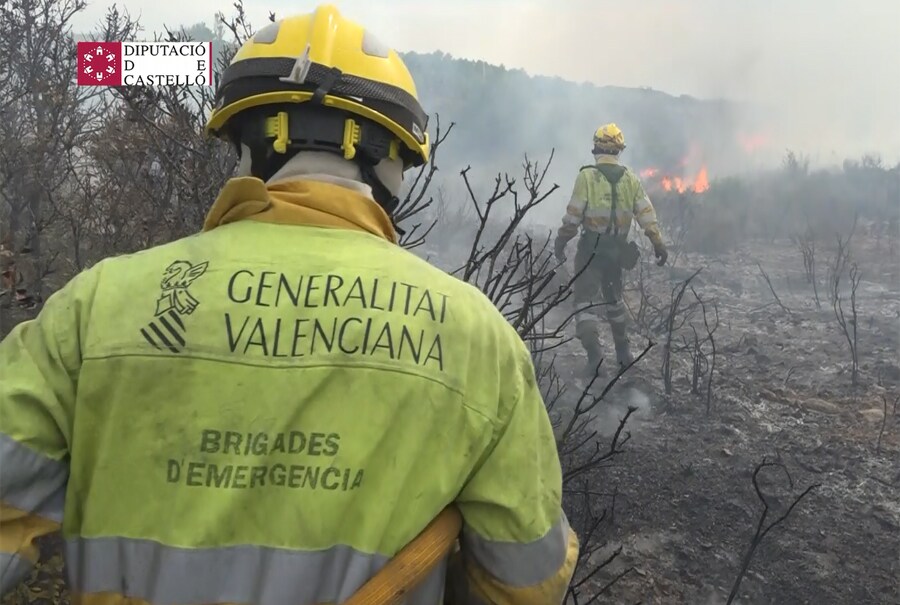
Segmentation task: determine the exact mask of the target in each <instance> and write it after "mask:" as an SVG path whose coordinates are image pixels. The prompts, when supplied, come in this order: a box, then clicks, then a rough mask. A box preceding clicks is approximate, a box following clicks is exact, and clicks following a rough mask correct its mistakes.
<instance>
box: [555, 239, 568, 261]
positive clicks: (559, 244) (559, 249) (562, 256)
mask: <svg viewBox="0 0 900 605" xmlns="http://www.w3.org/2000/svg"><path fill="white" fill-rule="evenodd" d="M567 243H568V242H566V241H565V240H562V239H560V238H556V241H555V242H554V244H553V255H554V256H555V257H556V260H557V261H559V262H560V263H564V262H566V244H567Z"/></svg>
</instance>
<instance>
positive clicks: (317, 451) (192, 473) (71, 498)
mask: <svg viewBox="0 0 900 605" xmlns="http://www.w3.org/2000/svg"><path fill="white" fill-rule="evenodd" d="M395 238H396V236H395V234H394V231H393V229H392V227H391V225H390V222H389V220H388V217H387V215H386V214H385V213H384V212H383V211H382V210H381V209H380V208H379V207H378V206H377V205H376V204H375V203H374V202H372V201H371V200H370V199H368V198H366V197H364V196H362V195H360V194H359V193H356V192H353V191H351V190H349V189H345V188H342V187H339V186H337V185H333V184H327V183H320V182H313V181H290V182H283V183H279V184H275V185H270V186H269V188H268V189H267V187H266V186H265V184H264V183H263V182H262V181H260V180H258V179H255V178H249V177H247V178H237V179H233V180H231V181H230V182H229V183H228V184H227V185H226V187H225V188H224V190H223V191H222V193H221V194H220V196H219V198H218V199H217V201H216V203H215V205H214V206H213V208H212V209H211V211H210V213H209V216H208V218H207V221H206V225H205V227H204V231H203V233H200V234H197V235H195V236H192V237H188V238H185V239H182V240H179V241H176V242H174V243H171V244H168V245H164V246H160V247H156V248H153V249H150V250H147V251H143V252H139V253H137V254H132V255H127V256H121V257H118V258H111V259H107V260H105V261H103V262H100V263H98V264H97V265H96V266H94V267H93V268H91V269H89V270H87V271H85V272H83V273H81V274H80V275H78V276H77V277H76V278H74V279H73V280H72V281H71V282H70V283H69V284H67V285H66V286H65V287H64V288H63V289H61V290H60V291H59V292H57V293H56V294H55V295H54V296H52V297H51V298H50V299H49V300H48V301H47V302H46V304H45V306H44V308H43V309H42V311H41V313H40V315H39V316H38V318H37V319H35V320H34V321H30V322H25V323H23V324H20V325H19V326H17V327H16V328H15V329H14V330H13V331H12V332H11V333H10V334H9V336H8V337H7V338H6V339H5V340H4V341H3V342H2V344H0V368H2V373H0V499H2V509H0V514H2V517H0V551H2V552H0V583H2V587H3V589H4V591H6V590H8V589H9V588H10V587H13V586H14V585H15V584H16V583H17V582H18V581H19V580H20V578H22V577H23V574H24V573H25V572H26V571H27V570H28V569H29V568H30V567H31V565H32V564H33V563H34V562H35V559H36V557H37V552H36V549H35V546H34V544H33V541H34V539H35V538H36V537H38V536H40V535H43V534H47V533H49V532H52V531H55V530H57V529H60V527H61V529H62V533H63V536H64V538H65V542H66V556H67V559H68V570H69V576H70V578H69V580H70V585H71V587H72V591H73V602H75V603H87V604H96V605H100V604H102V605H116V604H125V603H127V604H129V605H143V604H145V603H150V604H157V605H178V604H181V603H185V604H186V603H191V604H200V603H253V604H258V605H288V604H290V605H302V604H312V603H337V602H341V601H343V600H345V599H346V598H347V597H348V596H349V595H351V594H352V593H353V592H355V591H356V590H357V589H358V588H359V587H360V586H361V585H362V584H363V583H364V582H365V581H366V580H367V579H368V578H369V577H371V576H372V575H374V574H375V573H376V572H377V571H378V570H379V569H380V568H381V567H382V566H384V564H385V563H386V561H387V560H388V559H389V558H390V557H391V556H392V555H394V554H395V553H396V552H397V551H398V550H399V549H400V548H401V547H402V546H403V545H404V544H406V543H407V542H409V541H410V540H411V539H413V538H414V537H415V536H416V534H417V533H419V532H420V531H421V530H422V528H424V527H425V525H426V524H427V523H428V522H429V521H430V520H431V519H432V518H434V517H435V516H436V515H437V514H438V513H439V512H440V511H441V509H443V508H444V507H445V506H447V505H448V504H449V503H451V502H456V503H457V505H458V507H459V509H460V510H461V512H462V515H463V518H464V526H463V534H462V536H461V546H462V554H463V559H464V569H465V574H464V578H465V580H466V584H467V585H468V588H467V590H469V591H470V593H471V595H470V597H469V599H470V602H474V603H482V602H483V603H501V604H502V603H511V604H520V603H521V604H531V603H534V604H546V603H559V602H561V601H562V598H563V594H564V592H565V589H566V585H567V584H568V582H569V580H570V578H571V575H572V572H573V568H574V564H575V559H576V557H577V552H578V542H577V538H576V537H575V534H574V532H572V531H571V530H570V528H569V526H568V523H567V521H566V518H565V515H564V514H563V513H562V510H561V504H560V499H561V471H560V463H559V459H558V455H557V451H556V447H555V442H554V437H553V433H552V430H551V426H550V423H549V420H548V417H547V413H546V411H545V409H544V406H543V403H542V400H541V396H540V394H539V391H538V387H537V385H536V384H535V375H534V369H533V366H532V363H531V359H530V356H529V353H528V350H527V348H526V347H525V345H524V344H523V343H522V341H521V340H520V339H519V338H518V336H517V334H516V333H515V331H514V330H513V329H512V328H511V326H510V325H509V324H508V323H507V322H505V321H504V319H503V317H502V316H501V315H500V313H499V312H498V311H497V310H496V309H495V308H494V307H493V306H492V305H491V303H490V301H489V300H488V299H487V298H486V297H484V296H483V295H482V294H481V293H480V292H479V291H478V290H477V289H475V288H473V287H471V286H469V285H467V284H464V283H463V282H461V281H458V280H456V279H454V278H451V277H450V276H448V275H446V274H445V273H443V272H441V271H439V270H438V269H436V268H434V267H432V266H430V265H428V264H427V263H425V262H424V261H422V260H420V259H418V258H417V257H415V256H414V255H412V254H410V253H408V252H406V251H405V250H403V249H402V248H400V247H399V246H397V245H396V243H395ZM447 567H448V565H447V564H446V563H445V564H444V565H442V566H440V567H439V568H438V569H436V570H435V571H434V572H433V573H432V575H431V576H430V577H429V578H428V580H426V581H425V583H424V584H422V585H421V587H420V588H419V589H417V590H415V591H414V592H413V593H412V594H410V595H409V597H408V600H407V603H409V604H410V605H420V604H429V605H435V604H437V603H439V602H440V600H441V598H442V593H443V589H444V583H445V575H446V570H447Z"/></svg>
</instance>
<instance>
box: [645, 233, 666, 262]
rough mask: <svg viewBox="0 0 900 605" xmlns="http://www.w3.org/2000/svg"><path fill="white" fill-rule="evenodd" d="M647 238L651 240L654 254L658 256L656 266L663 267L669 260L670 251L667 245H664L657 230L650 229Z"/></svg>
mask: <svg viewBox="0 0 900 605" xmlns="http://www.w3.org/2000/svg"><path fill="white" fill-rule="evenodd" d="M646 233H647V237H649V238H650V241H651V242H652V243H653V252H654V254H656V258H657V261H656V264H657V265H659V266H660V267H662V266H663V265H665V264H666V260H668V258H669V251H668V250H666V245H665V244H664V243H663V240H662V235H660V234H659V231H657V230H656V229H648V230H647V232H646Z"/></svg>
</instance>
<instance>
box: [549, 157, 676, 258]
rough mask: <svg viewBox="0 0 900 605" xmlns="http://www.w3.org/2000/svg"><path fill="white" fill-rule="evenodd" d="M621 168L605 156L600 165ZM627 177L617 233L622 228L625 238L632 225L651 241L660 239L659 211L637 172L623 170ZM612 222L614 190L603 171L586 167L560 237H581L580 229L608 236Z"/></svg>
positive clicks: (620, 186) (620, 189) (619, 189)
mask: <svg viewBox="0 0 900 605" xmlns="http://www.w3.org/2000/svg"><path fill="white" fill-rule="evenodd" d="M604 164H606V165H614V166H618V165H619V163H618V160H617V158H616V157H615V156H609V155H601V156H599V157H598V160H597V165H598V166H602V165H604ZM622 169H623V170H624V174H623V176H622V177H621V178H620V179H619V181H618V183H617V184H616V194H617V200H616V221H615V224H614V225H612V228H613V230H615V229H616V228H618V232H619V233H620V234H621V235H626V234H627V233H628V231H629V230H630V229H631V221H632V220H637V222H638V225H640V227H641V228H642V229H643V230H644V233H646V234H647V236H648V237H650V238H651V239H653V238H654V237H659V227H658V225H657V219H656V210H655V209H654V208H653V204H652V203H651V202H650V198H649V197H648V196H647V194H646V192H645V191H644V187H643V185H642V184H641V181H640V179H639V178H638V176H637V175H636V174H634V172H632V171H631V170H629V169H628V168H626V167H624V166H622ZM611 220H612V186H611V185H610V183H609V181H608V180H607V179H606V177H604V176H603V175H602V174H601V172H600V171H599V170H597V169H596V168H594V167H593V166H586V167H584V168H582V169H581V170H580V171H579V172H578V177H577V178H576V179H575V186H574V187H573V189H572V196H571V198H570V199H569V204H568V206H567V208H566V214H565V216H564V217H563V220H562V225H561V226H560V228H559V232H558V234H559V237H560V238H561V239H563V240H565V241H568V240H570V239H572V238H573V237H574V236H575V235H577V234H578V228H579V227H581V228H582V229H583V230H584V231H588V232H593V233H605V232H606V228H607V226H609V225H610V221H611Z"/></svg>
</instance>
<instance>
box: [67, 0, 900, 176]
mask: <svg viewBox="0 0 900 605" xmlns="http://www.w3.org/2000/svg"><path fill="white" fill-rule="evenodd" d="M336 4H337V5H338V7H339V8H340V9H341V10H342V11H343V12H344V14H346V15H347V16H348V17H350V18H353V19H355V20H358V21H360V22H363V23H365V24H366V26H367V27H368V28H369V29H371V30H372V31H374V32H375V33H376V34H377V35H378V36H379V37H381V38H382V39H384V40H385V41H386V42H388V43H389V44H390V45H392V46H394V47H396V48H398V49H401V50H403V51H415V52H420V53H425V52H431V51H436V50H440V51H444V52H448V53H450V54H452V55H453V56H454V57H463V58H470V59H483V60H485V61H487V62H488V63H492V64H503V65H505V66H506V67H508V68H523V69H525V70H526V71H527V72H528V73H529V74H531V75H546V76H550V77H559V78H562V79H565V80H569V81H572V82H575V83H581V82H590V83H593V84H596V85H600V86H619V87H637V88H639V87H649V88H652V89H655V90H659V91H665V92H667V93H670V94H672V95H676V96H678V95H682V94H685V95H691V96H693V97H697V98H701V99H720V98H721V99H728V100H730V101H733V102H737V103H740V105H739V106H738V107H739V109H738V111H737V112H736V113H734V114H732V115H730V116H729V120H730V121H731V127H732V128H731V129H730V130H729V131H728V132H722V131H721V130H720V127H719V126H718V125H717V126H714V127H711V126H709V125H708V124H704V123H701V122H698V121H696V120H693V119H690V118H684V119H681V121H680V124H679V129H677V130H675V131H673V129H672V128H671V127H668V126H666V125H665V124H661V125H657V127H656V128H655V129H653V130H654V132H653V135H654V136H656V137H659V138H670V139H672V140H673V141H676V142H681V143H684V144H685V148H686V145H687V143H689V142H696V141H700V142H702V147H703V151H704V152H705V154H706V155H707V156H709V157H712V158H713V159H715V160H717V161H719V162H720V163H721V164H723V165H722V166H719V167H718V169H717V170H711V176H713V177H715V176H717V175H720V174H722V173H723V172H737V171H745V170H752V169H756V168H760V167H765V166H771V165H774V164H777V163H778V162H779V161H780V160H781V158H782V156H783V155H784V152H785V150H786V149H792V150H794V151H797V152H799V153H802V154H804V155H806V156H808V157H810V159H811V160H812V164H813V165H817V164H837V163H840V161H842V160H843V159H844V158H846V157H850V156H859V155H862V154H864V153H878V154H880V155H881V156H882V157H883V159H884V160H885V161H887V162H888V163H893V162H895V161H900V111H898V110H897V108H898V107H900V65H898V62H897V57H900V3H898V2H896V0H867V1H866V2H862V3H847V2H841V1H840V0H816V1H812V0H797V1H795V2H780V1H776V0H759V1H757V2H752V3H750V2H729V3H723V2H721V0H690V1H685V2H679V3H673V2H669V1H666V0H644V1H643V2H640V3H627V2H621V1H616V2H614V1H612V0H569V1H567V2H554V1H551V0H515V1H513V0H488V1H484V0H443V1H436V2H428V3H423V2H419V1H418V0H393V1H391V2H378V3H376V2H370V1H369V0H336ZM124 6H125V8H126V9H127V10H129V11H130V12H131V13H132V14H140V15H141V17H142V20H143V22H144V24H145V27H146V28H147V32H146V36H145V37H148V38H150V37H152V32H153V31H159V30H160V29H161V28H162V26H163V25H164V24H165V25H169V26H178V25H189V24H191V23H195V22H198V21H205V22H207V23H210V24H211V21H212V18H213V15H214V13H215V12H216V11H219V10H222V11H224V12H225V13H226V14H228V13H229V10H230V4H229V3H222V2H221V1H220V0H199V1H198V2H194V3H191V4H190V5H182V4H177V5H176V4H170V3H158V2H156V3H151V2H150V0H128V1H127V2H126V3H125V4H124ZM245 6H246V8H247V11H248V15H249V17H250V18H251V20H252V22H253V23H255V24H257V27H260V26H261V25H262V24H263V23H265V20H266V18H267V15H268V12H269V11H274V12H275V13H276V15H278V16H283V15H285V14H287V13H289V12H292V11H295V10H298V7H297V5H296V4H295V3H294V2H290V1H288V0H246V1H245ZM105 8H106V4H103V3H92V4H91V5H90V6H89V8H88V10H87V11H86V12H85V14H84V15H83V16H82V17H81V20H82V21H83V22H84V23H83V24H84V25H85V26H86V27H89V26H91V25H93V24H94V23H96V22H97V21H98V20H99V19H100V17H101V16H102V13H103V11H104V10H105ZM445 94H458V95H461V94H465V93H464V91H445ZM534 94H535V93H534V92H533V91H532V90H529V87H528V86H523V87H522V90H521V97H520V98H521V99H522V101H523V104H524V101H525V100H533V97H534ZM576 97H577V94H576V95H574V96H573V95H572V94H571V92H570V91H569V92H567V94H566V95H562V94H560V95H556V96H554V95H553V94H552V92H551V93H541V98H540V107H541V110H540V111H539V112H537V114H536V115H535V114H532V115H527V116H521V115H519V114H518V113H517V106H516V105H515V104H513V105H511V106H504V107H502V108H497V107H492V104H494V103H495V102H496V99H494V98H492V97H491V96H490V95H488V96H485V97H483V98H479V99H477V101H478V105H477V106H476V107H474V108H472V109H471V111H469V112H468V113H466V114H464V115H448V116H445V117H446V118H449V119H455V120H457V121H458V122H460V123H465V122H469V123H474V124H477V128H479V129H482V130H484V129H490V128H493V127H495V126H497V124H496V122H497V120H493V121H492V120H489V119H484V117H483V116H480V115H479V108H481V109H483V110H484V111H485V112H486V113H489V114H491V115H495V114H496V113H497V112H498V111H500V112H503V113H507V114H510V115H512V116H515V117H516V119H517V120H518V121H517V123H516V124H515V128H517V129H518V130H519V131H520V134H521V136H520V137H518V138H519V139H522V140H528V141H533V142H534V145H529V146H527V147H528V148H527V149H526V148H516V147H514V146H513V143H515V142H518V141H509V140H505V139H503V138H502V134H501V133H502V128H500V129H499V130H498V134H497V148H496V149H495V150H493V151H494V153H493V155H492V156H491V159H492V162H491V163H490V164H489V165H486V166H485V173H486V174H485V176H487V178H490V175H491V174H492V173H493V172H495V171H496V170H502V169H511V170H513V171H515V170H516V169H517V168H518V164H519V161H520V158H521V154H522V153H523V152H525V151H530V152H531V153H532V154H533V155H538V156H541V155H545V154H546V153H547V152H548V151H549V149H550V147H551V146H555V147H556V148H557V150H558V153H557V159H556V163H557V164H558V165H559V166H563V165H565V166H566V169H567V170H568V172H563V171H561V172H559V173H554V174H553V175H552V176H553V177H555V178H554V179H553V180H556V181H557V182H559V183H560V185H561V187H562V188H563V189H564V190H565V189H568V188H570V187H571V183H572V181H573V179H574V174H573V171H574V170H575V169H576V168H577V166H579V165H581V164H584V163H587V162H589V161H590V156H589V153H588V149H587V148H588V146H589V139H590V133H591V131H592V130H593V129H594V128H596V126H597V125H599V123H602V122H606V121H616V122H619V123H620V124H622V123H623V122H624V124H623V127H624V128H625V129H626V136H627V137H629V139H630V140H632V141H633V142H634V143H633V144H632V145H630V148H629V150H627V151H626V156H625V157H623V160H624V161H626V162H627V163H630V164H632V165H635V164H636V165H637V166H636V167H638V168H640V167H642V166H641V165H640V164H641V163H642V161H643V160H644V159H645V158H644V155H645V152H646V147H647V146H648V145H651V144H653V142H652V141H648V140H647V138H648V137H646V136H644V135H642V134H639V136H638V137H635V136H634V134H635V132H638V131H640V130H641V129H642V128H643V129H647V130H650V128H649V127H647V125H646V124H642V123H641V120H640V119H634V118H632V117H631V116H625V117H623V113H624V110H625V109H631V110H632V113H633V112H634V107H631V108H625V107H620V106H616V105H615V104H611V103H607V104H600V105H597V106H595V107H593V109H592V111H584V110H582V109H576V110H574V111H573V106H574V105H577V103H578V100H577V98H576ZM423 101H425V102H426V103H429V102H431V101H434V99H431V98H423ZM513 103H514V102H513ZM634 103H639V101H638V100H635V101H634ZM438 104H439V103H438ZM432 105H433V103H432ZM426 109H429V110H430V109H431V107H426ZM563 135H564V136H563ZM724 138H727V141H723V139H724ZM736 138H740V139H741V140H742V141H750V142H751V144H750V145H749V147H748V149H749V148H752V150H751V151H752V153H747V154H745V155H743V156H741V157H738V156H736V155H734V154H730V153H726V154H724V155H723V154H722V149H720V148H724V147H727V145H726V143H727V144H728V145H731V144H733V143H734V141H735V139H736ZM450 146H451V145H448V147H450ZM472 151H473V150H470V149H463V150H460V153H462V154H466V155H468V154H471V153H472ZM682 151H683V150H682ZM473 165H474V163H473ZM445 174H446V172H445Z"/></svg>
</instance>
